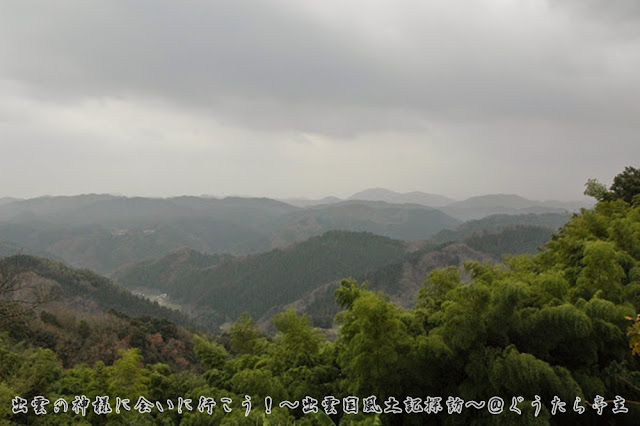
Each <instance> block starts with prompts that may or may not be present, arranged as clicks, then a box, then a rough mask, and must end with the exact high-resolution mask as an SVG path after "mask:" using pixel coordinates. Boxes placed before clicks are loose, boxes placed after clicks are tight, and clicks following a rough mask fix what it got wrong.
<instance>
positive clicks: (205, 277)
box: [116, 231, 406, 324]
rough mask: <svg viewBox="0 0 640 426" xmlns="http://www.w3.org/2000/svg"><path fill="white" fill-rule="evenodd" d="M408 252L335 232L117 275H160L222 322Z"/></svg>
mask: <svg viewBox="0 0 640 426" xmlns="http://www.w3.org/2000/svg"><path fill="white" fill-rule="evenodd" d="M405 250H406V245H405V243H403V242H401V241H397V240H392V239H390V238H386V237H381V236H377V235H373V234H368V233H354V232H344V231H331V232H327V233H325V234H323V235H322V236H318V237H313V238H310V239H309V240H307V241H304V242H302V243H298V244H295V245H293V246H290V247H287V248H285V249H274V250H271V251H268V252H265V253H261V254H257V255H252V256H248V257H243V258H236V259H233V260H231V261H227V262H222V263H219V262H218V260H219V258H212V257H209V258H203V259H204V260H205V261H204V263H203V264H202V265H201V266H200V267H197V266H196V265H195V264H193V263H189V265H190V266H188V267H187V268H182V266H181V263H180V262H176V261H175V260H176V258H175V256H173V255H172V258H173V259H174V261H173V262H171V263H170V264H171V265H174V266H173V267H171V272H168V271H167V272H168V273H167V274H164V273H161V272H160V271H164V270H165V269H164V268H166V265H167V264H169V262H168V259H167V260H166V261H160V262H157V263H150V264H147V265H139V266H137V267H132V268H126V269H123V270H121V271H119V272H118V274H116V277H117V279H118V282H119V283H121V284H122V285H125V286H127V287H138V286H141V285H143V284H144V286H149V285H151V284H153V283H152V282H151V280H148V279H147V278H145V277H147V276H154V277H155V276H157V277H158V278H159V280H158V281H157V282H156V285H155V288H158V289H162V290H163V291H166V292H167V293H168V294H169V296H170V297H171V298H172V299H173V300H176V301H177V302H178V303H181V304H185V305H189V306H191V307H194V308H196V310H197V311H206V312H209V315H210V317H209V319H210V320H211V321H213V322H216V323H218V324H219V323H221V322H224V321H229V320H234V319H235V318H237V317H238V316H239V315H240V314H241V313H242V312H244V311H248V312H249V313H251V315H253V316H255V317H260V316H261V315H263V314H264V313H265V312H266V311H267V310H269V309H272V308H274V307H278V306H282V305H286V304H288V303H291V302H293V301H295V300H297V299H298V298H299V297H300V296H301V295H302V294H304V293H306V292H307V291H310V290H312V289H315V288H317V287H319V286H320V285H322V284H325V283H327V282H331V281H335V280H339V279H341V278H342V277H344V276H350V275H359V274H363V273H364V272H366V271H369V270H373V269H376V268H378V267H380V266H382V265H385V264H388V263H391V262H394V261H396V260H398V259H400V258H401V257H402V256H403V255H404V253H405ZM207 259H209V260H207ZM202 266H204V267H202ZM145 270H148V272H144V271H145Z"/></svg>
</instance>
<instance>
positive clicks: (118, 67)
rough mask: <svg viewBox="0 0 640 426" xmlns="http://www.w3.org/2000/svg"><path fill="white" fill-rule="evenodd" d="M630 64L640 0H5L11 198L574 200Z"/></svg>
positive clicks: (634, 99)
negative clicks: (369, 194) (371, 192)
mask: <svg viewBox="0 0 640 426" xmlns="http://www.w3.org/2000/svg"><path fill="white" fill-rule="evenodd" d="M639 76H640V2H638V1H637V0H466V1H465V0H433V1H429V0H415V1H413V0H358V1H350V0H338V1H333V0H322V1H316V0H310V1H306V0H259V1H258V0H256V1H245V0H229V1H203V0H193V1H160V0H154V1H128V0H122V1H102V2H88V1H85V0H77V1H63V0H57V1H55V2H54V1H49V0H43V1H29V0H16V1H9V0H0V148H1V150H0V197H1V196H16V197H33V196H38V195H43V194H78V193H119V194H126V195H144V196H169V195H178V194H212V195H220V196H224V195H232V194H239V195H253V196H270V197H308V198H315V197H323V196H326V195H335V196H339V197H345V196H348V195H350V194H352V193H354V192H356V191H359V190H362V189H365V188H369V187H386V188H390V189H393V190H396V191H412V190H419V191H425V192H431V193H439V194H443V195H447V196H450V197H453V198H458V199H462V198H464V197H467V196H471V195H478V194H485V193H518V194H521V195H524V196H527V197H530V198H537V199H551V198H555V199H580V198H581V195H582V191H583V189H584V183H585V182H586V180H587V179H588V178H590V177H595V178H598V179H600V180H601V181H603V182H605V183H607V184H609V183H610V182H611V180H612V178H613V176H615V175H616V174H617V173H619V172H620V171H622V170H623V169H624V167H625V166H627V165H633V166H636V167H638V166H640V137H639V135H640V78H639Z"/></svg>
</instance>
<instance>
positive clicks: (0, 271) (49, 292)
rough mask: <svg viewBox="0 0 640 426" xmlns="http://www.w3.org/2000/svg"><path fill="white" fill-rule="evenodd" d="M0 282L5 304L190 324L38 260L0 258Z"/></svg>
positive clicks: (106, 284) (91, 277)
mask: <svg viewBox="0 0 640 426" xmlns="http://www.w3.org/2000/svg"><path fill="white" fill-rule="evenodd" d="M0 282H1V283H2V285H0V299H4V300H8V301H11V300H14V299H19V300H25V301H27V302H28V303H27V304H28V305H35V306H44V307H47V306H49V305H65V306H67V307H70V308H73V309H74V310H75V311H78V312H88V313H92V312H97V311H99V312H108V311H110V310H113V311H117V312H120V313H122V314H125V315H130V316H139V315H149V316H153V317H155V318H162V319H166V320H170V321H173V322H177V323H180V324H185V325H189V324H191V321H190V320H189V319H187V317H186V316H184V315H183V314H181V313H180V312H177V311H175V310H170V309H167V308H163V307H161V306H159V305H158V304H157V303H152V302H150V301H148V300H146V299H144V298H142V297H139V296H136V295H134V294H132V293H131V292H130V291H128V290H126V289H125V288H123V287H121V286H119V285H116V284H114V283H113V282H112V281H111V280H109V279H108V278H105V277H103V276H101V275H98V274H96V273H94V272H92V271H90V270H87V269H73V268H70V267H68V266H66V265H63V264H61V263H58V262H53V261H51V260H48V259H43V258H39V257H34V256H28V255H16V256H10V257H5V258H1V259H0ZM7 289H9V290H7ZM3 290H4V291H3Z"/></svg>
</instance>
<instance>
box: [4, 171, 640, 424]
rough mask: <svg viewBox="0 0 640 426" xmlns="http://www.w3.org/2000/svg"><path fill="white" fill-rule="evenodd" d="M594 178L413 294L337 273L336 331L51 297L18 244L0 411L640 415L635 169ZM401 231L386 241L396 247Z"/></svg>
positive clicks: (246, 416) (336, 420)
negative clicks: (19, 278)
mask: <svg viewBox="0 0 640 426" xmlns="http://www.w3.org/2000/svg"><path fill="white" fill-rule="evenodd" d="M585 193H587V194H588V195H592V196H594V197H595V198H596V199H597V200H598V203H597V204H596V205H595V207H594V208H593V209H590V210H587V209H583V210H582V211H581V212H580V213H577V214H574V215H573V217H571V219H570V220H569V221H568V222H567V223H566V224H565V225H564V226H563V227H562V228H561V229H560V230H559V231H558V232H557V233H556V234H554V235H553V237H552V238H551V240H550V241H549V242H547V243H546V245H545V246H544V248H543V250H541V251H540V252H539V253H538V254H523V255H513V256H507V257H505V260H504V263H499V264H495V263H491V262H478V261H472V262H467V263H465V265H464V269H463V270H462V271H461V270H460V268H458V267H456V266H450V267H447V268H444V269H437V270H434V271H432V272H431V273H430V274H429V276H428V278H427V280H426V281H425V283H424V285H423V286H422V287H421V288H420V290H419V291H418V293H417V294H416V303H415V305H414V306H413V307H411V308H404V307H401V306H399V305H398V304H397V303H394V302H392V301H391V300H390V299H389V296H387V295H386V294H385V293H383V292H380V291H375V290H373V289H371V288H370V287H369V285H368V284H367V283H366V282H365V283H363V282H359V281H357V280H356V279H353V278H346V279H344V280H342V282H341V284H340V286H339V287H338V288H337V290H336V291H335V294H334V296H335V300H336V302H337V304H338V305H339V306H340V308H341V312H340V313H339V314H338V315H337V316H336V322H337V323H338V324H339V329H338V333H337V336H336V338H335V339H333V338H329V337H327V336H326V335H325V334H323V332H322V331H321V330H319V329H317V328H314V327H313V325H312V323H311V322H310V320H309V318H308V317H307V316H305V315H301V314H299V313H297V312H296V311H295V310H294V309H288V310H286V311H284V312H281V313H279V314H277V315H275V316H274V318H273V324H274V326H275V328H276V329H277V333H276V334H275V335H273V336H265V335H263V334H261V332H260V331H259V329H258V328H257V326H256V324H255V322H254V320H253V319H252V318H251V316H250V315H248V314H243V315H241V316H240V317H239V319H238V320H237V321H235V322H234V324H233V325H232V326H231V327H230V329H229V331H228V332H226V333H223V334H219V335H208V336H206V335H203V334H198V333H193V332H192V331H187V330H186V329H184V328H182V327H179V326H176V325H174V324H173V323H171V322H169V321H167V320H157V319H153V318H150V317H147V318H132V317H130V316H128V315H125V314H121V313H118V312H116V311H111V312H106V313H97V312H95V313H93V314H92V313H91V312H88V311H87V310H85V311H81V310H78V311H75V313H73V312H72V313H69V312H68V311H65V312H67V313H64V314H63V312H62V311H60V312H55V311H49V310H47V309H46V308H45V307H44V306H46V305H42V306H40V305H37V304H36V303H32V304H29V303H23V302H24V301H23V300H21V299H20V298H17V297H13V296H10V295H9V294H8V293H9V292H10V291H9V290H11V289H12V287H11V285H10V283H11V282H12V280H11V277H12V276H14V275H12V274H14V272H13V271H12V270H9V265H11V262H14V261H15V258H9V259H8V260H5V262H8V263H5V264H3V276H2V280H0V284H1V285H0V315H2V316H3V319H2V322H1V324H2V328H3V329H5V331H4V333H3V334H1V335H0V424H109V425H116V424H140V425H143V424H149V425H152V424H167V425H169V424H183V425H205V424H234V425H242V424H247V425H255V424H260V425H263V424H274V425H275V424H299V425H312V424H313V425H328V424H329V425H330V424H354V425H355V424H362V425H365V424H367V425H370V424H371V425H372V424H385V425H386V424H389V425H393V424H407V425H412V424H415V425H420V424H426V423H429V422H431V423H435V424H443V425H454V424H455V425H457V424H504V425H508V424H523V425H538V424H540V425H542V424H586V425H590V424H593V425H595V424H637V419H638V418H640V407H639V406H640V361H639V359H638V356H637V355H634V354H637V353H638V352H640V325H639V323H640V321H639V320H638V318H640V317H638V316H637V315H638V312H639V311H640V170H637V169H634V168H631V167H628V168H627V169H625V171H624V172H622V173H621V174H619V175H618V176H616V177H615V179H614V182H613V184H612V185H611V187H610V188H608V189H607V187H605V186H604V185H603V184H601V183H599V182H597V181H593V180H592V181H589V182H588V184H587V190H586V192H585ZM527 232H529V231H527ZM531 232H532V234H535V235H537V234H536V233H535V232H533V230H531ZM525 234H526V232H525ZM518 235H520V234H518ZM503 237H504V238H506V236H504V235H503V236H502V237H501V236H499V235H498V236H496V237H495V238H494V237H492V238H493V240H492V239H488V240H487V239H485V240H483V241H481V240H478V238H479V237H478V236H477V235H476V236H475V237H472V239H471V240H470V241H476V244H485V245H491V244H498V245H499V244H501V241H502V240H501V238H503ZM333 238H334V240H335V238H338V236H336V235H334V236H333ZM533 238H534V239H535V238H537V237H533ZM331 241H332V240H331V238H328V239H327V244H330V243H331ZM394 244H395V243H393V240H388V241H387V242H386V243H385V244H383V245H378V246H374V249H375V252H376V255H379V256H387V255H389V256H391V257H393V253H396V251H395V250H396V249H395V248H394ZM273 255H274V256H276V254H273ZM29 259H31V258H30V257H29ZM389 260H392V259H391V258H390V259H389ZM390 263H392V262H390ZM5 265H6V266H5ZM320 265H323V264H322V263H320ZM214 270H215V269H214ZM292 271H295V270H292ZM63 272H64V271H63ZM220 273H221V272H220ZM282 273H283V274H285V275H286V271H283V272H282ZM41 274H44V272H42V271H41ZM67 274H71V273H70V272H67ZM71 275H73V274H71ZM71 278H73V277H71ZM71 278H66V279H68V280H71V281H72V283H76V284H77V285H85V286H86V282H87V279H78V280H73V279H71ZM88 281H89V282H95V281H92V280H90V279H89V280H88ZM74 285H75V284H74ZM201 291H204V290H203V289H201ZM256 291H257V290H256ZM269 291H270V292H274V293H275V292H277V291H278V290H277V289H270V290H269ZM268 293H269V292H266V293H257V294H256V296H257V297H268V296H269V294H268ZM247 296H250V295H247ZM269 297H277V295H273V296H269ZM100 298H102V299H104V301H105V302H104V303H108V302H109V299H108V295H107V294H104V295H101V296H100ZM96 306H97V305H96ZM106 307H107V306H106V305H105V306H104V307H103V308H106ZM10 318H11V320H12V324H17V323H20V324H22V328H21V330H22V332H21V334H16V333H15V331H12V330H15V329H13V328H10V327H7V324H9V322H8V319H10ZM83 318H85V319H83ZM45 331H47V332H49V333H50V335H49V336H50V337H49V341H48V342H46V341H43V340H46V339H43V338H42V337H41V336H42V335H43V334H42V333H43V332H45ZM107 335H112V336H115V337H114V339H116V342H117V346H109V344H107V342H109V341H110V340H108V339H106V338H105V337H104V336H107ZM51 336H53V337H51ZM65 339H66V341H67V342H68V343H69V344H68V345H66V344H58V343H57V342H58V341H59V340H65ZM83 339H84V340H83ZM92 339H93V340H94V341H93V342H88V343H87V342H86V341H91V340H92ZM73 345H75V346H73ZM114 347H117V348H118V351H117V353H116V354H115V356H113V355H111V356H109V357H107V356H105V357H104V358H102V355H103V353H110V354H113V350H114ZM71 348H75V353H74V351H73V350H71ZM89 349H91V350H93V351H95V352H94V353H95V356H93V357H90V356H86V355H81V354H82V351H85V350H89ZM100 351H102V352H100ZM107 396H108V398H107ZM125 400H126V401H125ZM123 401H124V402H127V403H124V402H123ZM187 402H188V403H187ZM42 410H44V411H42ZM45 411H46V413H47V414H46V415H42V414H41V413H43V412H45Z"/></svg>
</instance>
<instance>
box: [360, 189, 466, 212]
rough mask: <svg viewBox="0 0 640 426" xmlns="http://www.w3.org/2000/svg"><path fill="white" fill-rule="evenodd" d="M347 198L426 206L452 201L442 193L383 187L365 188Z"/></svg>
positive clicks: (441, 204) (438, 205)
mask: <svg viewBox="0 0 640 426" xmlns="http://www.w3.org/2000/svg"><path fill="white" fill-rule="evenodd" d="M349 199H350V200H370V201H385V202H387V203H394V204H405V203H406V204H420V205H423V206H428V207H442V206H446V205H447V204H450V203H452V202H453V201H454V200H452V199H451V198H448V197H445V196H444V195H438V194H428V193H426V192H420V191H413V192H407V193H399V192H395V191H391V190H389V189H385V188H370V189H365V190H364V191H360V192H357V193H355V194H353V195H352V196H350V197H349Z"/></svg>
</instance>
